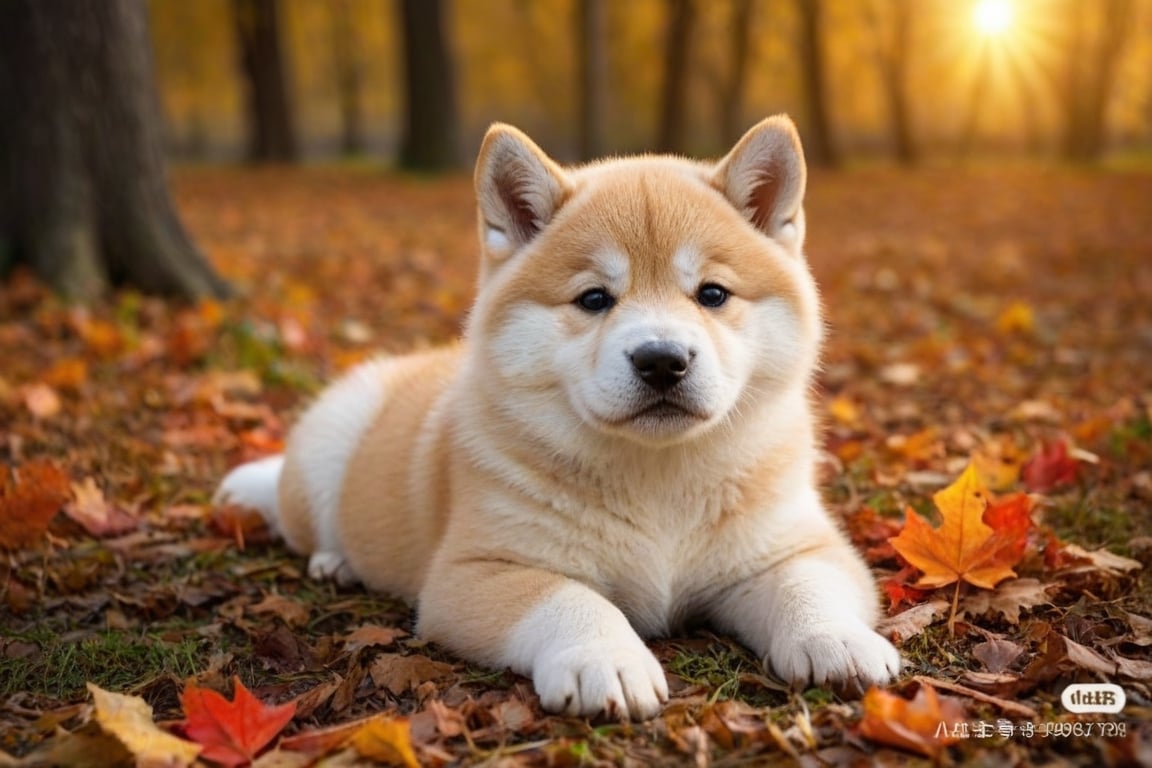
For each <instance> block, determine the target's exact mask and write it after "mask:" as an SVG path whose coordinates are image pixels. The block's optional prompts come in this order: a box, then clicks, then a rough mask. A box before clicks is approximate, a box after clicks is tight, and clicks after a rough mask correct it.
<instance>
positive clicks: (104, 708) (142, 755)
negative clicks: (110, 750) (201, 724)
mask: <svg viewBox="0 0 1152 768" xmlns="http://www.w3.org/2000/svg"><path fill="white" fill-rule="evenodd" d="M88 690H89V691H90V692H91V693H92V701H93V704H94V706H95V714H96V722H97V723H99V724H100V728H101V729H102V730H103V731H104V732H105V733H108V734H111V735H112V736H115V737H116V738H117V739H118V740H119V741H120V743H121V744H123V745H124V746H125V747H126V748H127V749H128V751H129V752H131V753H132V755H133V756H134V757H135V758H136V765H138V766H149V767H150V768H184V766H189V765H191V764H192V763H193V762H194V761H195V760H196V756H197V755H199V754H200V745H199V744H193V743H192V742H190V741H185V740H184V739H180V738H177V737H175V736H173V735H172V734H170V733H168V732H167V731H162V730H160V729H159V728H157V727H156V724H155V723H153V722H152V707H151V706H149V705H148V703H147V702H146V701H144V699H142V698H140V697H139V696H125V695H123V694H119V693H111V692H109V691H105V690H104V689H103V688H100V687H99V686H97V685H94V684H93V683H88Z"/></svg>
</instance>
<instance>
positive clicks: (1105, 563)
mask: <svg viewBox="0 0 1152 768" xmlns="http://www.w3.org/2000/svg"><path fill="white" fill-rule="evenodd" d="M1061 552H1062V553H1063V554H1065V555H1068V556H1069V557H1072V558H1075V559H1077V560H1086V561H1087V562H1088V563H1090V564H1091V566H1092V567H1093V568H1096V569H1097V570H1101V571H1104V572H1105V573H1110V574H1112V575H1114V576H1122V575H1124V574H1126V573H1132V572H1135V571H1139V570H1142V569H1143V568H1144V564H1143V563H1141V562H1140V561H1139V560H1133V559H1131V558H1128V557H1124V556H1122V555H1117V554H1114V553H1112V552H1109V551H1108V550H1106V549H1096V550H1092V551H1089V550H1087V549H1084V548H1083V547H1081V546H1078V545H1076V544H1065V545H1064V547H1063V549H1062V550H1061ZM1083 568H1084V566H1082V565H1072V566H1071V569H1070V570H1072V571H1080V570H1083Z"/></svg>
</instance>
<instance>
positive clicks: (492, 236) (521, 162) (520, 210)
mask: <svg viewBox="0 0 1152 768" xmlns="http://www.w3.org/2000/svg"><path fill="white" fill-rule="evenodd" d="M475 183H476V200H477V202H478V205H479V208H480V239H481V241H482V243H483V247H484V250H485V252H486V253H487V254H488V255H489V256H490V257H492V258H495V259H502V258H504V257H506V256H508V255H511V254H513V253H515V252H516V251H518V250H520V249H521V248H523V247H524V246H525V245H527V244H528V242H529V241H531V240H532V238H534V237H536V235H537V234H539V233H540V230H542V229H544V227H546V226H547V225H548V223H549V222H550V221H552V217H553V216H554V215H555V214H556V211H557V210H558V209H559V208H560V205H561V204H562V203H563V202H564V199H565V198H566V197H567V196H568V189H569V188H568V181H567V179H566V178H565V175H564V171H563V169H561V168H560V166H559V165H557V164H556V163H555V161H553V160H552V158H550V157H548V155H546V154H544V152H543V150H541V149H540V148H539V147H538V146H536V145H535V144H534V143H533V142H532V140H531V139H529V138H528V137H527V136H526V135H524V133H522V132H521V131H519V130H517V129H516V128H513V127H512V126H510V125H504V124H503V123H495V124H493V125H492V127H491V128H489V129H488V133H487V134H486V135H485V136H484V143H483V144H482V145H481V147H480V156H479V157H478V158H477V160H476V176H475Z"/></svg>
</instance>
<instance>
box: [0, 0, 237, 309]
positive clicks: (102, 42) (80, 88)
mask: <svg viewBox="0 0 1152 768" xmlns="http://www.w3.org/2000/svg"><path fill="white" fill-rule="evenodd" d="M152 73H153V65H152V55H151V42H150V40H149V37H148V25H147V14H146V9H145V6H144V3H143V0H100V2H92V3H76V2H73V0H5V1H4V2H3V3H0V104H2V105H3V106H4V119H3V120H0V163H2V166H0V168H2V170H0V173H2V176H3V180H4V184H3V186H0V274H3V273H7V272H8V271H9V270H10V269H11V268H12V267H14V266H16V265H19V264H24V265H27V266H28V267H29V268H30V269H31V270H32V271H33V272H34V273H35V274H36V275H38V276H39V277H41V278H42V279H43V280H45V281H46V282H47V283H48V284H50V285H51V286H52V287H53V288H55V289H56V290H57V291H59V292H61V293H63V294H65V295H67V296H70V297H73V298H77V299H89V298H92V297H94V296H96V295H98V294H99V293H101V292H102V291H104V290H106V289H107V288H108V287H109V286H111V285H121V284H126V285H132V286H135V287H137V288H139V289H141V290H144V291H148V292H152V293H160V294H169V295H175V296H181V297H186V298H195V297H205V296H214V297H218V296H223V295H224V294H226V293H227V287H226V285H225V284H224V283H223V282H222V281H221V280H220V279H219V278H218V277H217V276H216V274H215V273H214V272H213V271H212V268H211V267H210V266H209V265H208V263H207V262H206V261H205V260H204V259H203V258H202V257H201V255H200V253H199V252H198V251H197V250H196V248H195V246H194V245H193V244H192V242H191V240H190V239H189V237H188V235H187V233H186V232H185V230H184V228H183V226H181V224H180V220H179V218H178V217H177V215H176V212H175V210H174V208H173V206H172V202H171V199H170V197H169V195H168V188H167V180H166V175H165V171H166V169H165V162H164V149H163V139H162V136H161V133H162V131H161V118H160V106H159V99H158V97H157V93H156V85H155V82H154V81H153V74H152Z"/></svg>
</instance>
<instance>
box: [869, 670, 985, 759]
mask: <svg viewBox="0 0 1152 768" xmlns="http://www.w3.org/2000/svg"><path fill="white" fill-rule="evenodd" d="M863 705H864V718H863V719H862V720H861V721H860V726H859V727H860V734H861V735H862V736H864V737H865V738H868V739H871V740H872V741H877V742H880V743H881V744H888V745H890V746H894V747H900V748H901V749H907V750H910V751H912V752H918V753H919V754H921V755H925V756H926V757H933V756H935V755H937V754H938V753H939V752H940V751H941V750H942V749H943V748H944V747H946V746H948V745H949V744H955V743H956V742H958V741H960V739H961V736H960V735H959V733H958V732H954V730H953V729H954V727H957V726H959V725H960V724H961V723H966V721H967V717H968V713H967V712H966V711H965V709H964V706H963V705H962V704H960V702H958V701H956V700H954V699H951V698H948V697H941V696H940V695H939V694H937V693H936V689H935V688H933V687H932V686H931V685H923V684H922V685H921V686H920V690H918V691H917V692H916V696H915V697H914V698H913V699H912V700H911V701H909V700H908V699H905V698H903V697H901V696H897V695H896V694H893V693H888V692H887V691H883V690H881V689H879V688H870V689H869V690H868V692H867V693H866V694H864V701H863Z"/></svg>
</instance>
